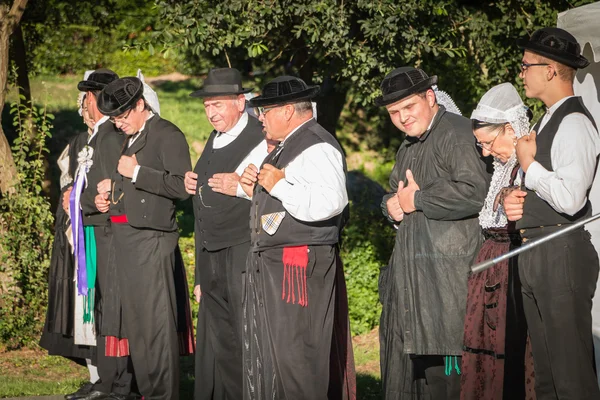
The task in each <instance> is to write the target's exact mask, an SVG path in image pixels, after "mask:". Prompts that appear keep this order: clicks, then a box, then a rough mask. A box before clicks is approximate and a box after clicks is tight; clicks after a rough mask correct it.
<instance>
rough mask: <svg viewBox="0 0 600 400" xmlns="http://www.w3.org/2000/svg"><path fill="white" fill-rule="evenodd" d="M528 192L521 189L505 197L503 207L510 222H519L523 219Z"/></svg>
mask: <svg viewBox="0 0 600 400" xmlns="http://www.w3.org/2000/svg"><path fill="white" fill-rule="evenodd" d="M525 196H527V192H524V191H522V190H519V189H515V190H512V191H511V192H510V193H509V194H507V195H506V196H505V197H504V201H503V202H502V207H504V212H505V213H506V218H507V219H508V220H509V221H518V220H520V219H521V218H523V206H524V205H525Z"/></svg>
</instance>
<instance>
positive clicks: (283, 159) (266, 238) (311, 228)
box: [250, 119, 346, 251]
mask: <svg viewBox="0 0 600 400" xmlns="http://www.w3.org/2000/svg"><path fill="white" fill-rule="evenodd" d="M319 143H328V144H330V145H332V146H333V147H334V148H335V149H336V150H337V151H339V152H340V154H341V156H342V160H343V167H344V173H345V172H346V159H345V157H344V153H343V151H342V149H341V147H340V145H339V143H338V142H337V141H336V140H335V138H334V137H333V136H332V135H331V134H330V133H329V132H327V131H326V130H325V129H324V128H323V127H322V126H321V125H319V124H318V123H317V121H315V120H314V119H313V120H311V121H309V122H307V123H306V124H304V125H303V126H302V127H300V129H298V131H296V132H294V133H293V134H292V136H290V137H289V138H288V139H287V140H286V141H285V143H284V144H283V147H278V148H276V149H275V150H273V151H272V152H271V154H269V155H268V156H267V158H266V159H265V162H264V163H268V164H271V165H274V166H275V167H277V168H279V169H282V168H285V167H286V166H287V165H288V164H289V163H290V162H291V161H293V160H294V159H295V158H296V157H298V155H300V153H302V152H303V151H304V150H306V149H308V148H309V147H311V146H313V145H316V144H319ZM281 211H286V210H285V208H284V206H283V204H282V203H281V201H279V200H278V199H276V198H275V197H272V196H271V195H270V194H269V193H268V192H267V191H266V190H265V189H264V188H263V187H262V186H260V185H257V186H256V187H255V189H254V195H253V197H252V209H251V210H250V229H251V245H252V250H253V251H261V250H266V249H270V248H278V247H285V246H300V245H332V244H335V243H337V242H338V241H339V231H340V227H341V225H342V219H343V213H341V214H338V215H336V216H334V217H332V218H329V219H327V220H325V221H318V222H305V221H300V220H298V219H296V218H294V217H292V215H291V214H290V213H288V212H286V215H285V217H284V218H283V220H282V222H281V224H280V225H279V228H278V229H277V231H276V232H275V233H274V234H273V235H269V234H268V233H267V232H265V230H264V229H263V227H262V224H261V216H263V215H268V214H272V213H276V212H281Z"/></svg>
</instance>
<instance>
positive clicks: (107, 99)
mask: <svg viewBox="0 0 600 400" xmlns="http://www.w3.org/2000/svg"><path fill="white" fill-rule="evenodd" d="M143 94H144V85H143V84H142V81H140V80H139V79H138V78H136V77H133V76H127V77H125V78H121V79H117V80H116V81H112V82H111V83H109V84H108V85H106V87H105V88H104V89H102V92H100V95H99V96H98V110H100V112H101V113H102V114H104V115H108V116H109V117H116V116H118V115H121V114H123V113H124V112H125V111H127V110H129V109H130V108H133V107H134V106H135V105H136V103H137V101H138V100H139V99H141V98H142V95H143Z"/></svg>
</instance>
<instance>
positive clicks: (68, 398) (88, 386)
mask: <svg viewBox="0 0 600 400" xmlns="http://www.w3.org/2000/svg"><path fill="white" fill-rule="evenodd" d="M93 387H94V384H93V383H92V382H86V383H84V384H83V385H81V386H80V387H79V389H77V391H76V392H74V393H69V394H66V395H65V400H73V399H75V398H77V397H79V396H85V395H87V394H89V393H90V392H91V391H92V388H93Z"/></svg>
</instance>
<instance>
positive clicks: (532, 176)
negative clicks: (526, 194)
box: [525, 161, 546, 191]
mask: <svg viewBox="0 0 600 400" xmlns="http://www.w3.org/2000/svg"><path fill="white" fill-rule="evenodd" d="M544 172H546V168H544V167H542V164H540V163H539V162H537V161H534V162H532V163H531V164H530V165H529V168H527V172H526V173H525V187H527V189H530V190H533V191H536V190H538V187H539V186H538V185H539V182H540V179H542V176H543V175H544Z"/></svg>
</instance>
